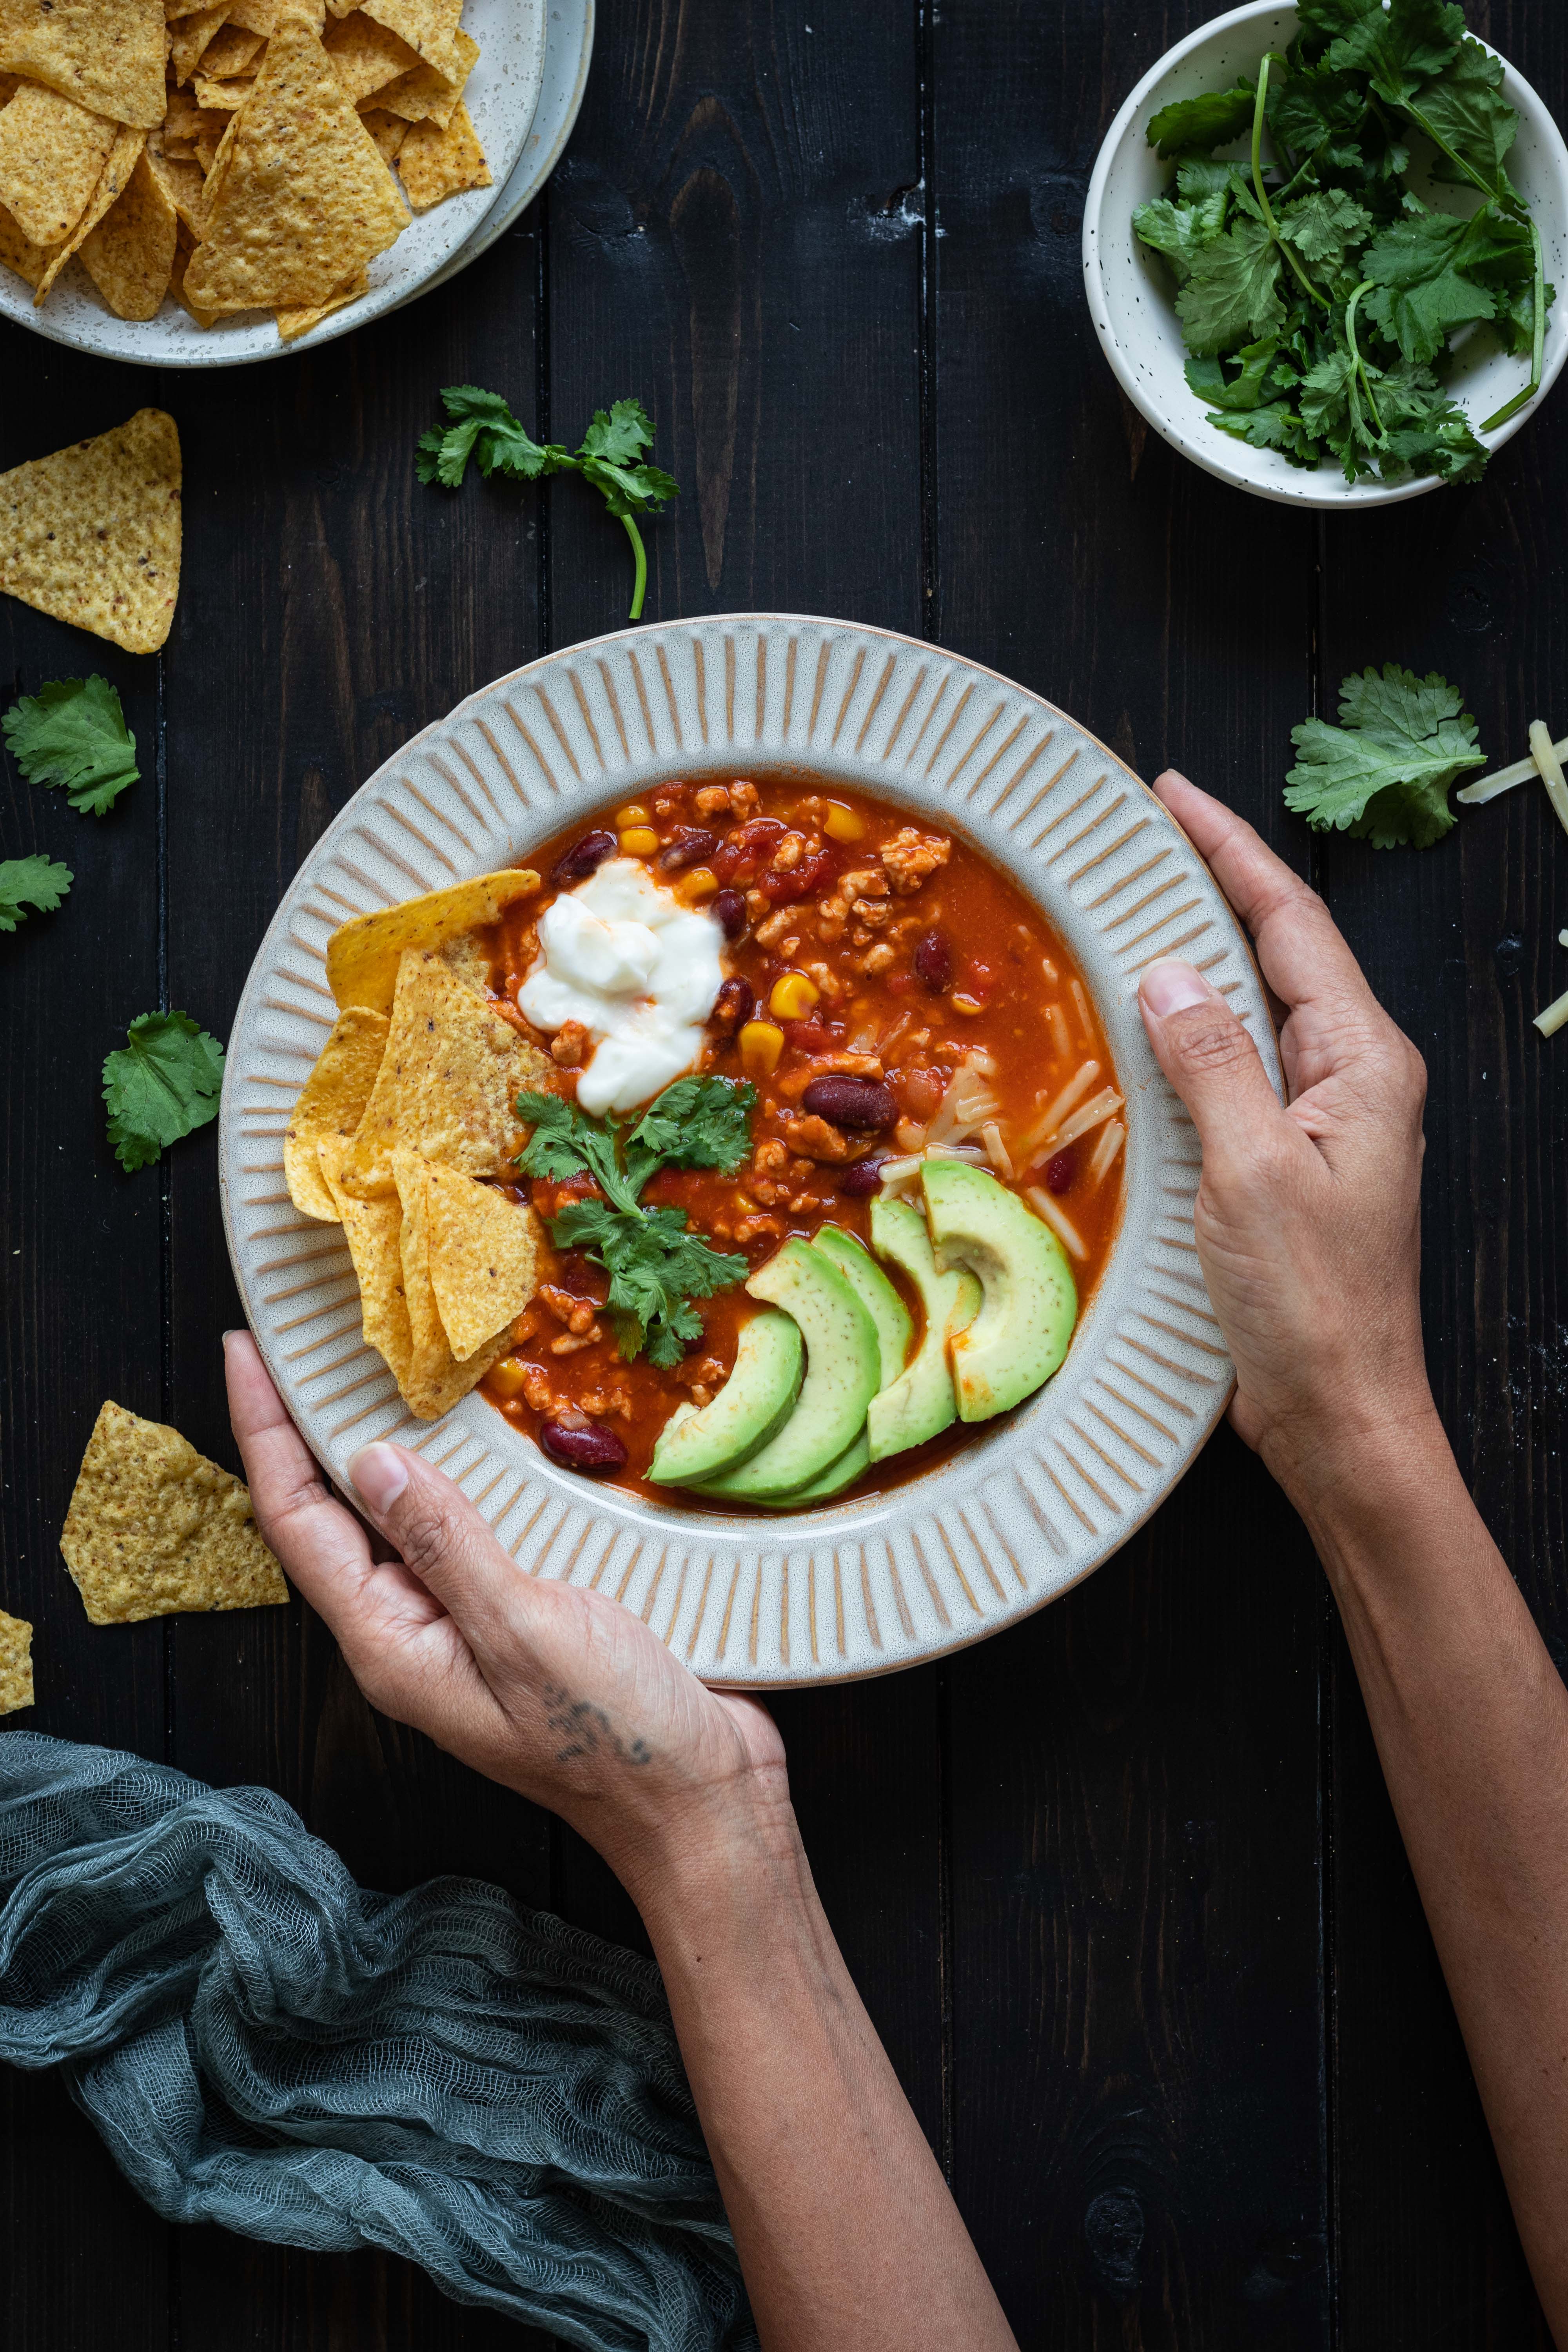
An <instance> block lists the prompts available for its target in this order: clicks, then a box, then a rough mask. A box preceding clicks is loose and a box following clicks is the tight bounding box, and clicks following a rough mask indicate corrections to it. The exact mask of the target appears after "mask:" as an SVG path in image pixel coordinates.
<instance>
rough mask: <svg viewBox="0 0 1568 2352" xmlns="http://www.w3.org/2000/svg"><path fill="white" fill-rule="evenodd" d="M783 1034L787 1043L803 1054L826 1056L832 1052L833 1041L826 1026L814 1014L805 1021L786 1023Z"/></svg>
mask: <svg viewBox="0 0 1568 2352" xmlns="http://www.w3.org/2000/svg"><path fill="white" fill-rule="evenodd" d="M784 1035H785V1037H786V1038H787V1040H788V1042H789V1043H790V1044H791V1045H795V1046H796V1047H798V1049H799V1051H800V1052H801V1053H803V1054H826V1053H829V1052H831V1050H832V1046H833V1039H832V1036H831V1034H829V1032H828V1028H827V1024H826V1022H823V1021H819V1020H818V1019H817V1018H816V1015H815V1014H813V1015H812V1017H811V1018H810V1019H809V1020H806V1021H786V1022H785V1023H784Z"/></svg>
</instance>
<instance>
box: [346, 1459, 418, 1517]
mask: <svg viewBox="0 0 1568 2352" xmlns="http://www.w3.org/2000/svg"><path fill="white" fill-rule="evenodd" d="M349 1476H350V1477H351V1478H352V1479H353V1483H354V1491H355V1492H356V1493H357V1494H358V1495H360V1496H363V1500H364V1501H365V1502H366V1503H368V1504H369V1506H370V1507H371V1509H372V1510H373V1511H390V1510H391V1508H392V1507H393V1505H394V1503H395V1502H396V1500H397V1498H398V1496H399V1495H401V1494H402V1492H403V1489H404V1488H405V1486H407V1484H408V1464H407V1461H406V1459H405V1456H404V1454H402V1452H401V1451H400V1449H399V1448H398V1447H397V1446H395V1445H362V1446H361V1447H360V1450H359V1452H358V1453H357V1454H355V1455H354V1456H353V1460H352V1461H351V1462H350V1464H349Z"/></svg>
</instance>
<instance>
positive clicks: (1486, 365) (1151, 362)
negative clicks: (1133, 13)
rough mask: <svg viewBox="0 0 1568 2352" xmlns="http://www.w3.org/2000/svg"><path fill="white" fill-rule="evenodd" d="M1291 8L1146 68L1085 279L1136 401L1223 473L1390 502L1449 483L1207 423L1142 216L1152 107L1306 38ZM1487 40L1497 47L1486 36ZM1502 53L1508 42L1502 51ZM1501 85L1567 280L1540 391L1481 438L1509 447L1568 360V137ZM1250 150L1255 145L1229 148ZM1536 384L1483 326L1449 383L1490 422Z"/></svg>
mask: <svg viewBox="0 0 1568 2352" xmlns="http://www.w3.org/2000/svg"><path fill="white" fill-rule="evenodd" d="M1296 26H1297V16H1296V10H1295V9H1294V8H1293V7H1290V8H1281V7H1278V6H1276V5H1273V0H1254V5H1251V6H1249V7H1246V8H1233V9H1232V10H1231V11H1230V13H1229V14H1228V15H1227V16H1216V17H1215V19H1214V21H1213V23H1212V24H1207V25H1200V26H1199V27H1198V29H1197V31H1196V32H1195V33H1190V34H1189V35H1188V37H1187V38H1186V39H1185V40H1184V41H1178V42H1177V44H1176V46H1175V47H1174V48H1173V49H1167V50H1166V52H1165V54H1164V56H1163V58H1161V59H1160V61H1159V63H1158V64H1157V65H1156V66H1154V67H1153V68H1152V69H1151V70H1150V71H1149V72H1148V73H1146V74H1145V75H1144V77H1143V79H1142V81H1141V82H1140V83H1139V84H1138V87H1137V89H1135V90H1134V91H1133V92H1132V95H1131V98H1130V99H1129V100H1127V103H1126V105H1125V106H1124V107H1123V108H1122V109H1121V113H1120V114H1119V115H1118V116H1117V118H1116V120H1115V121H1114V122H1113V123H1112V124H1111V126H1110V130H1109V131H1107V133H1106V135H1105V143H1104V145H1103V146H1102V147H1101V148H1100V155H1099V158H1098V160H1097V162H1096V163H1095V167H1094V173H1093V176H1092V178H1091V179H1090V181H1089V196H1088V200H1087V202H1086V204H1085V205H1084V215H1083V277H1084V287H1085V289H1086V291H1087V293H1088V296H1089V316H1090V317H1091V318H1092V319H1093V320H1094V326H1095V332H1096V333H1097V334H1098V335H1099V337H1100V341H1101V343H1102V344H1103V345H1104V347H1105V356H1106V358H1107V359H1108V360H1109V361H1110V364H1111V366H1112V367H1113V368H1114V370H1115V371H1116V380H1117V382H1118V383H1120V384H1121V389H1122V391H1123V392H1124V393H1125V394H1127V397H1128V399H1129V400H1131V402H1132V403H1133V404H1134V406H1135V407H1137V408H1138V409H1140V410H1141V411H1142V414H1143V415H1144V416H1145V417H1147V419H1148V421H1149V423H1150V424H1151V425H1152V426H1153V427H1154V430H1155V432H1156V433H1161V434H1163V436H1164V437H1165V439H1166V440H1167V441H1169V442H1170V443H1171V445H1172V446H1173V447H1174V448H1177V449H1179V450H1180V451H1181V452H1182V454H1183V456H1184V457H1191V458H1192V459H1193V460H1194V463H1196V464H1197V465H1200V466H1202V467H1204V469H1205V472H1207V473H1210V474H1217V475H1218V476H1219V478H1220V479H1221V481H1223V482H1234V483H1235V484H1236V486H1237V488H1238V489H1243V490H1251V491H1252V492H1253V493H1254V494H1255V495H1256V496H1257V497H1258V498H1263V499H1279V500H1281V501H1284V502H1287V503H1289V504H1290V505H1293V506H1307V507H1374V506H1391V505H1393V504H1394V503H1395V502H1396V501H1397V500H1399V499H1417V498H1420V497H1421V496H1422V495H1423V493H1424V492H1426V491H1427V490H1435V489H1439V488H1441V487H1442V485H1441V483H1440V482H1439V481H1438V479H1437V478H1436V475H1434V474H1424V475H1418V476H1416V477H1415V478H1414V479H1412V480H1409V481H1405V482H1395V483H1393V484H1389V485H1384V483H1382V482H1378V481H1362V482H1354V483H1352V482H1347V481H1346V480H1345V478H1344V476H1343V474H1342V471H1341V469H1340V467H1338V466H1337V465H1335V464H1332V463H1331V464H1329V465H1327V466H1321V467H1319V468H1318V469H1317V471H1316V472H1314V473H1307V472H1303V471H1302V470H1301V468H1300V467H1295V466H1290V465H1288V464H1287V463H1286V461H1285V459H1284V458H1283V457H1281V456H1280V454H1279V451H1278V450H1277V449H1253V448H1250V447H1248V446H1247V443H1246V442H1245V441H1236V440H1233V439H1232V438H1231V436H1229V434H1227V433H1222V432H1221V431H1220V430H1219V428H1218V426H1217V425H1211V424H1210V423H1209V422H1208V418H1207V414H1206V408H1205V403H1204V402H1203V401H1201V400H1199V399H1198V398H1197V396H1196V394H1194V393H1193V392H1191V391H1189V389H1188V387H1187V381H1186V377H1185V375H1184V373H1183V369H1184V363H1185V361H1186V356H1187V353H1186V346H1185V344H1184V342H1183V340H1182V327H1181V320H1179V319H1178V318H1177V316H1176V305H1175V286H1174V282H1173V279H1172V277H1171V273H1170V271H1169V269H1168V268H1166V266H1165V264H1164V262H1163V260H1162V259H1161V257H1160V256H1159V255H1158V254H1156V253H1151V252H1150V251H1149V249H1148V247H1146V246H1144V245H1141V244H1140V243H1139V240H1138V238H1137V237H1136V236H1134V234H1133V230H1132V215H1133V213H1134V212H1135V211H1136V210H1137V208H1138V206H1139V205H1142V204H1147V203H1148V202H1149V200H1150V199H1151V198H1152V197H1154V196H1159V195H1163V194H1164V193H1165V190H1166V188H1167V186H1168V184H1169V183H1170V180H1171V177H1172V172H1173V166H1172V165H1171V164H1169V163H1161V162H1160V161H1159V159H1158V158H1157V156H1156V155H1155V152H1154V150H1153V149H1152V147H1151V146H1150V144H1149V142H1148V140H1147V139H1146V138H1145V136H1144V133H1145V131H1147V129H1148V125H1149V120H1150V117H1151V116H1152V115H1153V114H1156V113H1157V112H1158V111H1159V110H1160V108H1161V107H1163V106H1168V105H1170V104H1171V103H1172V101H1173V100H1176V99H1184V98H1198V97H1201V96H1202V95H1203V93H1204V92H1205V90H1211V89H1228V88H1229V87H1230V86H1231V84H1232V83H1234V82H1235V81H1236V80H1237V78H1238V77H1239V76H1243V75H1245V76H1246V77H1247V79H1248V80H1252V79H1255V78H1256V76H1257V72H1258V59H1259V58H1260V57H1261V56H1262V55H1263V53H1264V51H1265V50H1266V49H1284V48H1286V47H1288V46H1289V43H1290V42H1291V41H1293V40H1294V39H1295V37H1296ZM1483 46H1485V44H1483ZM1493 54H1494V55H1495V54H1496V52H1495V51H1494V52H1493ZM1504 65H1505V74H1504V80H1503V93H1504V96H1505V97H1506V98H1507V99H1508V101H1509V103H1510V106H1513V107H1515V108H1516V109H1517V110H1518V112H1519V138H1518V141H1517V142H1516V143H1515V146H1514V148H1513V151H1512V152H1511V153H1510V156H1509V159H1508V165H1509V172H1510V175H1511V177H1512V179H1513V181H1514V184H1515V185H1516V186H1517V187H1518V188H1519V190H1520V192H1521V194H1522V195H1523V196H1524V197H1525V198H1526V200H1527V201H1528V203H1529V205H1530V206H1531V211H1532V212H1533V213H1534V215H1535V218H1536V220H1537V222H1538V223H1539V224H1540V228H1541V235H1542V241H1543V243H1544V245H1545V248H1546V278H1547V283H1548V284H1549V285H1552V284H1554V285H1555V286H1556V287H1557V288H1558V289H1559V291H1558V299H1557V302H1556V305H1555V307H1554V309H1553V310H1552V319H1551V321H1550V323H1549V325H1548V327H1547V330H1546V351H1545V362H1544V366H1543V369H1542V378H1541V389H1540V391H1539V392H1538V393H1537V394H1536V395H1535V398H1534V399H1533V400H1532V401H1531V403H1530V404H1529V405H1528V407H1525V408H1521V410H1520V412H1519V414H1518V415H1516V416H1512V417H1510V419H1509V422H1508V423H1507V424H1506V425H1502V426H1500V428H1499V430H1498V431H1497V432H1495V433H1487V434H1482V435H1481V436H1480V437H1481V439H1482V440H1483V441H1484V442H1485V443H1486V446H1487V447H1488V448H1489V449H1500V448H1501V446H1502V445H1503V443H1504V442H1505V441H1509V440H1511V439H1512V437H1513V436H1514V435H1515V434H1516V433H1517V432H1518V431H1519V429H1520V427H1521V425H1526V424H1528V423H1529V421H1530V419H1531V417H1532V416H1533V415H1534V414H1535V412H1536V410H1537V409H1538V408H1539V407H1540V405H1541V404H1542V401H1543V400H1544V399H1545V397H1546V395H1547V394H1548V393H1549V392H1550V391H1551V389H1552V385H1553V384H1554V383H1556V381H1557V377H1558V375H1559V374H1560V373H1561V371H1562V367H1563V360H1564V359H1565V358H1568V147H1564V145H1563V138H1562V134H1561V133H1560V131H1558V128H1557V125H1556V124H1555V122H1554V121H1552V116H1551V115H1550V113H1549V112H1548V111H1547V110H1546V107H1545V106H1544V105H1543V104H1542V100H1540V99H1539V98H1538V97H1537V96H1536V94H1535V92H1534V90H1532V89H1531V87H1530V84H1529V83H1528V82H1527V81H1525V80H1524V79H1522V77H1521V75H1519V74H1517V73H1516V72H1515V71H1514V69H1513V68H1512V67H1511V66H1510V65H1508V63H1507V60H1506V59H1505V60H1504ZM1222 152H1224V153H1225V154H1226V155H1235V156H1236V157H1237V158H1238V159H1239V158H1240V157H1242V156H1243V155H1244V154H1245V153H1246V152H1247V142H1246V141H1244V140H1243V141H1238V142H1237V143H1236V145H1235V146H1234V147H1227V148H1226V149H1224V150H1223V151H1222ZM1419 193H1421V194H1423V196H1429V198H1430V201H1431V203H1432V204H1433V205H1434V206H1435V207H1436V208H1437V209H1439V210H1445V211H1461V212H1462V211H1465V210H1467V209H1468V206H1467V205H1466V203H1465V199H1464V195H1463V192H1462V191H1461V190H1459V189H1456V188H1438V187H1433V188H1430V189H1426V188H1420V189H1419ZM1529 381H1530V370H1529V367H1528V364H1527V363H1526V362H1524V361H1523V360H1518V359H1510V358H1509V357H1508V356H1507V355H1506V353H1504V352H1501V351H1500V350H1499V348H1498V346H1497V343H1496V341H1494V339H1493V338H1492V337H1491V336H1490V335H1488V334H1484V333H1476V334H1473V335H1472V336H1471V337H1470V338H1469V340H1468V345H1467V346H1465V347H1464V348H1461V349H1460V350H1459V351H1458V353H1457V354H1456V360H1455V364H1454V369H1453V373H1452V374H1451V376H1450V379H1449V382H1450V388H1451V389H1452V391H1453V394H1454V396H1455V398H1456V399H1457V400H1458V401H1459V403H1460V404H1461V405H1462V406H1463V407H1464V409H1465V410H1466V413H1467V414H1468V416H1469V418H1470V421H1471V424H1472V425H1479V422H1480V420H1481V418H1482V417H1483V416H1490V415H1493V414H1494V413H1495V412H1496V411H1497V410H1498V409H1500V407H1501V406H1502V405H1503V404H1504V402H1505V401H1507V400H1510V399H1511V398H1512V397H1513V395H1514V394H1515V393H1516V392H1518V391H1519V390H1520V389H1521V386H1522V385H1524V384H1525V383H1528V382H1529Z"/></svg>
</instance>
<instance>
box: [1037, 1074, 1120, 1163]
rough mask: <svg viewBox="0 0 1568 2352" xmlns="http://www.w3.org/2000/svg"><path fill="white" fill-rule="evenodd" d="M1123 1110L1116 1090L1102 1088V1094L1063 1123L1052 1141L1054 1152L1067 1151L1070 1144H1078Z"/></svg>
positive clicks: (1093, 1098) (1094, 1097)
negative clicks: (1112, 1115)
mask: <svg viewBox="0 0 1568 2352" xmlns="http://www.w3.org/2000/svg"><path fill="white" fill-rule="evenodd" d="M1120 1109H1121V1096H1120V1095H1119V1094H1118V1093H1117V1091H1116V1088H1115V1087H1101V1088H1100V1092H1099V1093H1098V1094H1097V1095H1095V1096H1093V1097H1091V1098H1090V1100H1089V1101H1088V1102H1086V1103H1085V1104H1084V1105H1083V1107H1082V1108H1081V1109H1079V1110H1075V1111H1074V1113H1073V1115H1072V1117H1071V1118H1068V1119H1064V1120H1063V1121H1062V1124H1061V1126H1060V1127H1059V1128H1058V1130H1057V1132H1056V1134H1055V1135H1053V1136H1052V1138H1051V1139H1050V1140H1051V1149H1052V1150H1054V1151H1065V1150H1067V1148H1068V1144H1069V1143H1076V1142H1077V1141H1078V1139H1079V1136H1080V1135H1088V1134H1089V1132H1090V1130H1091V1129H1094V1128H1097V1127H1100V1126H1101V1125H1102V1124H1103V1122H1104V1121H1105V1120H1106V1119H1108V1118H1110V1116H1111V1114H1112V1112H1113V1111H1119V1110H1120Z"/></svg>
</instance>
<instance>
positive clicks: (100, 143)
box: [0, 82, 114, 245]
mask: <svg viewBox="0 0 1568 2352" xmlns="http://www.w3.org/2000/svg"><path fill="white" fill-rule="evenodd" d="M113 144H114V125H113V123H112V122H109V121H105V119H104V117H103V116H102V115H101V114H91V113H89V111H88V110H87V108H86V107H85V106H78V105H77V104H76V102H75V101H74V100H72V99H68V98H62V97H61V96H60V94H59V92H58V90H55V89H39V87H38V85H37V83H36V82H29V83H28V84H27V85H26V88H25V89H19V90H18V91H17V92H16V97H15V98H14V99H13V100H11V103H10V105H9V106H8V107H6V109H5V112H4V113H3V114H0V204H3V205H5V207H6V210H7V211H8V212H9V213H10V215H11V216H12V218H13V219H14V220H15V222H16V226H17V227H18V228H19V229H20V230H21V232H22V234H23V236H26V237H30V238H31V239H32V241H33V243H34V244H35V245H58V244H59V242H60V240H61V239H62V238H63V237H68V236H69V235H70V233H71V231H72V229H73V228H75V226H76V225H77V223H78V221H79V220H80V218H81V216H82V215H83V213H84V212H85V211H86V210H87V207H88V205H89V201H90V200H91V196H92V192H93V190H94V188H96V187H97V185H98V183H99V179H100V175H101V173H102V171H103V167H104V165H105V163H107V162H108V161H109V151H110V148H111V147H112V146H113Z"/></svg>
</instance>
